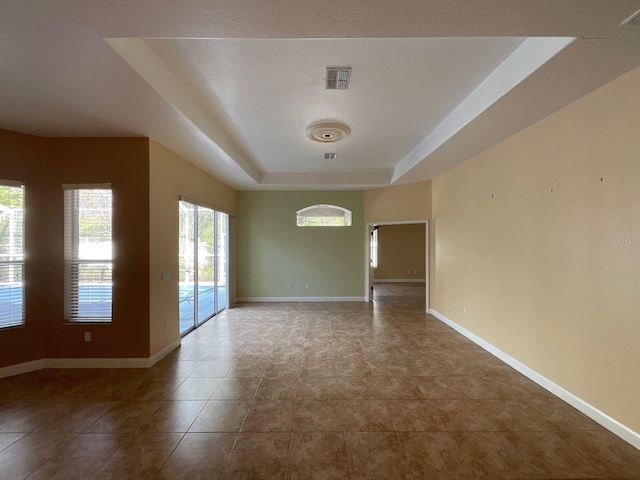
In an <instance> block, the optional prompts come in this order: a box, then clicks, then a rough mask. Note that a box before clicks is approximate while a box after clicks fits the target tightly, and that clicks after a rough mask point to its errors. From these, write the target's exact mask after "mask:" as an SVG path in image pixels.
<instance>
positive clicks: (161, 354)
mask: <svg viewBox="0 0 640 480" xmlns="http://www.w3.org/2000/svg"><path fill="white" fill-rule="evenodd" d="M181 343H182V339H181V338H177V339H175V340H174V341H173V342H171V343H170V344H169V345H167V346H166V347H164V348H163V349H161V350H159V351H157V352H156V353H154V354H153V355H151V357H149V358H147V359H146V360H147V364H148V365H147V367H153V366H154V365H155V364H156V363H158V362H159V361H160V360H162V359H163V358H164V357H166V356H167V355H169V354H170V353H171V352H173V351H174V350H175V349H176V348H178V347H179V346H180V344H181Z"/></svg>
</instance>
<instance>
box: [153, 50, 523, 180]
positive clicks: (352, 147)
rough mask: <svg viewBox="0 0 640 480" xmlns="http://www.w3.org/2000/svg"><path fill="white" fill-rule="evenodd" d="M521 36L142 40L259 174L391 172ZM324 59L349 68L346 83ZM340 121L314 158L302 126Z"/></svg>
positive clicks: (317, 145) (314, 148) (316, 149)
mask: <svg viewBox="0 0 640 480" xmlns="http://www.w3.org/2000/svg"><path fill="white" fill-rule="evenodd" d="M523 40H524V39H523V38H397V39H372V38H370V39H147V40H145V41H146V43H147V45H148V46H149V47H150V48H151V50H152V51H153V52H154V54H155V55H156V56H157V57H158V58H159V59H160V60H161V61H162V62H163V63H164V64H165V65H166V66H167V68H168V69H169V70H170V71H171V72H172V73H173V75H175V77H176V78H177V79H178V80H179V81H180V82H181V83H182V85H183V86H184V87H185V88H186V89H187V90H188V91H189V92H191V94H192V95H193V96H194V97H195V99H196V100H197V101H198V102H199V103H200V104H201V105H202V106H203V107H204V108H205V109H206V110H207V111H208V112H209V114H210V115H211V116H212V117H214V118H215V119H216V120H217V121H218V123H219V124H220V125H221V126H222V128H224V129H225V130H226V132H225V133H226V134H227V135H228V136H229V137H231V138H232V139H234V141H235V142H236V143H237V144H238V147H239V148H240V149H241V150H243V151H246V152H247V154H248V157H249V158H251V160H252V161H253V162H254V163H255V164H256V166H257V167H258V169H259V170H260V171H262V172H310V171H313V172H339V171H341V172H344V171H380V170H384V169H393V168H394V167H395V165H396V164H397V163H398V162H399V161H400V160H402V159H403V158H404V157H405V156H406V155H407V154H408V153H409V152H411V151H412V150H413V149H414V148H415V147H416V145H418V144H419V143H420V141H421V140H422V139H423V138H424V137H425V136H427V135H428V134H429V133H430V132H431V131H432V130H433V129H434V128H435V127H436V126H437V125H438V124H439V123H440V122H441V121H442V120H443V119H444V118H445V117H446V116H447V115H448V114H449V113H450V112H451V111H452V110H453V109H454V108H455V107H456V106H457V105H458V104H460V103H461V102H462V101H463V100H464V99H465V98H466V97H467V96H468V95H469V94H470V93H471V92H472V91H473V90H474V89H475V88H476V87H477V86H478V85H479V84H480V83H481V82H482V81H483V80H484V79H485V78H486V77H487V76H488V75H489V74H490V73H491V72H492V71H493V70H495V68H496V67H497V66H498V65H499V64H500V63H502V62H503V61H504V60H505V59H506V58H507V57H508V56H509V55H510V54H511V53H512V52H513V51H514V50H515V49H516V48H517V47H518V46H519V45H520V44H521V43H522V42H523ZM328 66H348V67H351V69H352V71H351V78H350V83H349V89H347V90H343V91H340V90H327V89H326V68H327V67H328ZM318 122H338V123H344V124H345V125H347V126H348V127H349V128H350V130H351V135H350V136H349V137H348V138H346V139H345V140H343V141H341V142H339V143H337V144H335V148H334V150H335V152H336V153H338V156H337V158H336V159H334V160H325V159H324V156H323V154H324V146H323V145H322V144H320V143H317V142H313V141H311V140H310V139H309V138H308V137H307V135H306V134H305V132H306V129H307V128H308V127H309V126H310V125H313V124H314V123H318Z"/></svg>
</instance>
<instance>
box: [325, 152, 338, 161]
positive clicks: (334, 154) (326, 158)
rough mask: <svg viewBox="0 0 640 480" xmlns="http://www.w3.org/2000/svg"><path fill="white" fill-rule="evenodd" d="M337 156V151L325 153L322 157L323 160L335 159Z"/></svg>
mask: <svg viewBox="0 0 640 480" xmlns="http://www.w3.org/2000/svg"><path fill="white" fill-rule="evenodd" d="M337 156H338V154H337V153H325V154H324V159H325V160H335V159H336V157H337Z"/></svg>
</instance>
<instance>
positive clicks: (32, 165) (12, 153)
mask: <svg viewBox="0 0 640 480" xmlns="http://www.w3.org/2000/svg"><path fill="white" fill-rule="evenodd" d="M0 150H1V151H2V162H0V178H2V179H7V180H21V181H23V182H25V187H26V188H25V207H26V212H27V213H26V216H25V253H26V261H25V316H26V319H25V326H23V327H17V328H11V329H2V330H0V366H5V365H11V364H16V363H21V362H25V361H29V360H35V359H38V358H114V357H124V358H143V357H147V356H148V354H149V322H148V317H149V306H148V303H147V302H146V299H147V297H148V294H149V290H148V278H149V245H148V238H149V230H148V199H149V190H148V185H149V166H148V142H147V140H146V139H143V138H39V137H34V136H30V135H22V134H19V133H14V132H7V131H2V130H0ZM65 183H111V185H112V188H113V202H114V216H113V240H114V243H115V245H116V250H115V259H114V272H113V278H114V285H115V287H114V296H113V321H112V322H111V323H109V324H86V323H85V324H68V323H65V321H64V201H63V190H62V185H63V184H65ZM141 299H143V300H144V301H140V300H141ZM84 332H90V333H91V342H85V341H84Z"/></svg>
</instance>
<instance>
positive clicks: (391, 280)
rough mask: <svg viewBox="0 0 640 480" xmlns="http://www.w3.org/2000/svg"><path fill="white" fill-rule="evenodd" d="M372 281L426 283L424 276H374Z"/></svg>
mask: <svg viewBox="0 0 640 480" xmlns="http://www.w3.org/2000/svg"><path fill="white" fill-rule="evenodd" d="M373 283H426V279H424V278H374V279H373Z"/></svg>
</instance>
